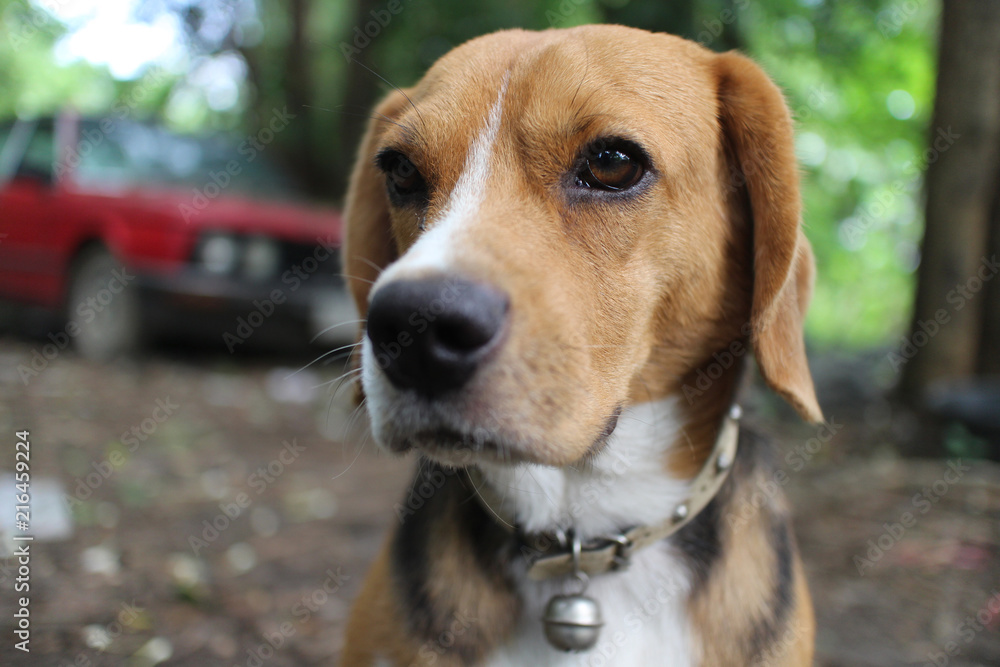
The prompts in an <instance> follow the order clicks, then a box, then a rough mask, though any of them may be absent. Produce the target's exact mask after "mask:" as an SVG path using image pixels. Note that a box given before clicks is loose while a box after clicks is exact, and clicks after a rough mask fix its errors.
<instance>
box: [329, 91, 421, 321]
mask: <svg viewBox="0 0 1000 667" xmlns="http://www.w3.org/2000/svg"><path fill="white" fill-rule="evenodd" d="M406 104H408V102H407V98H406V95H404V94H403V93H402V91H399V90H397V91H394V92H393V93H391V94H390V95H389V96H388V97H387V98H386V99H385V100H383V101H382V102H381V103H380V104H379V105H378V106H377V107H375V110H374V111H373V112H372V118H371V120H369V121H368V128H367V130H366V131H365V134H364V137H363V138H362V140H361V146H360V148H359V149H358V155H357V158H356V159H355V164H354V170H353V171H352V172H351V180H350V184H349V185H348V188H347V201H346V205H345V208H344V228H345V229H344V246H343V267H344V274H345V275H346V276H347V284H348V287H349V288H350V290H351V296H353V297H354V303H355V305H356V306H357V308H358V314H359V316H360V317H361V318H362V319H364V318H366V317H367V316H368V293H369V292H370V291H371V287H372V283H373V282H375V280H377V279H378V276H379V274H380V273H381V272H382V269H384V268H385V267H386V266H388V265H389V264H390V263H391V262H393V261H394V260H395V259H396V258H397V255H398V250H397V248H396V242H395V241H394V240H393V237H392V223H391V220H390V218H389V200H388V197H387V195H386V190H385V177H384V176H383V175H382V174H381V173H380V172H379V170H378V169H377V168H376V167H375V147H376V145H377V144H378V139H379V136H380V133H381V132H383V131H384V130H385V128H386V127H387V126H389V125H390V124H391V123H392V119H393V118H394V117H395V116H396V115H397V114H398V113H399V112H400V110H401V109H402V108H403V107H404V106H405V105H406Z"/></svg>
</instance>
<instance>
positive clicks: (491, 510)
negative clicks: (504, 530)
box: [470, 479, 515, 530]
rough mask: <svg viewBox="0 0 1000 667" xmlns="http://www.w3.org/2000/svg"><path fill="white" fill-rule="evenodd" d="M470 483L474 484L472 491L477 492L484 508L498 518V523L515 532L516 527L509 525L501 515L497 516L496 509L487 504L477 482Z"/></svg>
mask: <svg viewBox="0 0 1000 667" xmlns="http://www.w3.org/2000/svg"><path fill="white" fill-rule="evenodd" d="M470 483H471V484H472V490H473V491H475V492H476V495H477V496H479V500H481V501H482V505H483V507H485V508H486V509H488V510H489V511H490V512H491V513H492V514H493V516H494V517H496V520H497V521H499V522H500V523H502V524H503V525H505V526H507V527H508V528H510V529H511V530H515V528H514V526H512V525H511V524H509V523H507V521H505V520H504V518H503V517H502V516H500V515H499V514H497V511H496V510H495V509H493V506H492V505H490V504H489V503H488V502H486V498H484V497H483V494H482V493H480V491H479V488H478V487H477V486H476V484H475V482H471V479H470ZM485 483H486V482H485V481H483V484H485Z"/></svg>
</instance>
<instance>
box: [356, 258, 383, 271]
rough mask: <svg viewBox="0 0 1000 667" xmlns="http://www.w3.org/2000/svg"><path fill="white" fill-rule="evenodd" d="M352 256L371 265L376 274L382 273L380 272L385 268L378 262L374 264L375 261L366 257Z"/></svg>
mask: <svg viewBox="0 0 1000 667" xmlns="http://www.w3.org/2000/svg"><path fill="white" fill-rule="evenodd" d="M354 257H355V258H356V259H359V260H361V261H362V262H364V263H365V264H367V265H368V266H370V267H372V268H373V269H375V275H376V276H380V275H382V272H383V271H385V269H384V268H383V267H381V266H379V265H378V264H376V263H375V262H373V261H371V260H370V259H368V258H367V257H362V256H361V255H355V256H354Z"/></svg>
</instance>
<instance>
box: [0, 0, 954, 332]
mask: <svg viewBox="0 0 1000 667" xmlns="http://www.w3.org/2000/svg"><path fill="white" fill-rule="evenodd" d="M234 1H235V0H225V2H228V3H230V4H232V3H233V2H234ZM213 2H216V3H221V2H224V0H190V4H191V6H196V5H197V6H200V7H207V6H209V5H211V4H212V3H213ZM398 2H399V7H400V9H399V11H398V12H397V13H395V14H393V15H392V17H391V20H389V21H388V22H387V24H386V25H384V26H381V27H380V28H379V29H378V30H376V31H375V32H376V34H375V35H374V36H373V37H369V39H368V40H367V42H366V41H365V40H364V39H363V38H362V39H361V42H362V43H364V47H363V48H361V49H360V50H358V51H357V52H356V53H354V54H353V57H354V58H355V59H356V60H357V61H359V62H361V63H364V64H365V65H366V66H368V67H370V68H372V69H373V70H375V71H377V72H378V73H379V74H380V75H381V76H383V77H384V78H385V79H386V80H388V81H391V82H392V83H393V84H397V85H400V86H405V85H409V84H411V83H413V82H414V81H416V80H417V78H419V76H420V75H421V74H422V73H423V71H425V70H426V69H427V67H429V66H430V65H431V64H432V63H433V62H434V60H435V59H436V58H437V57H439V56H440V55H441V54H443V53H444V52H446V51H447V50H449V49H450V48H452V47H453V46H455V45H457V44H459V43H461V42H463V41H465V40H467V39H470V38H472V37H475V36H477V35H480V34H483V33H486V32H490V31H493V30H497V29H500V28H510V27H524V28H529V29H545V28H548V27H566V26H571V25H577V24H582V23H589V22H600V21H614V22H623V23H630V24H632V25H637V26H638V27H647V28H655V29H661V30H673V31H675V32H678V33H680V34H683V35H685V36H688V37H691V38H694V39H697V40H699V41H701V42H703V43H705V44H706V46H708V47H709V48H714V49H717V50H722V49H725V48H730V47H731V46H733V45H739V46H740V47H741V48H743V49H745V50H746V51H747V52H748V53H749V54H750V55H751V56H753V57H755V58H756V59H757V60H758V61H759V62H761V63H762V65H763V66H764V67H765V69H767V71H768V72H769V73H770V74H771V75H772V76H773V77H774V78H775V80H776V81H777V82H778V83H779V84H780V85H781V86H782V88H783V89H784V91H785V93H786V95H787V98H788V101H789V105H790V106H791V108H792V110H793V113H794V115H795V116H796V120H797V125H798V127H797V130H798V151H799V154H800V159H801V160H802V169H803V172H802V173H803V194H804V200H805V213H804V220H805V223H806V227H807V234H808V236H809V238H810V240H811V241H812V244H813V248H814V251H815V254H816V258H817V263H818V267H819V280H818V282H817V285H816V292H815V297H814V300H813V304H812V307H811V310H810V317H809V320H808V324H807V327H808V335H809V337H810V339H811V341H812V342H813V343H814V344H818V345H821V346H852V347H856V346H867V345H872V344H880V343H885V342H887V341H888V340H890V339H892V338H894V337H895V336H897V335H898V334H900V333H902V332H903V331H904V330H905V328H906V325H907V323H908V319H909V311H910V304H911V302H912V298H913V291H914V283H915V274H914V269H915V266H916V262H917V261H918V246H919V240H920V236H921V230H922V228H923V225H922V212H921V211H922V203H921V201H920V193H921V187H922V178H923V172H924V169H925V168H926V164H927V161H928V160H929V159H933V158H934V155H933V154H927V153H925V148H926V146H927V144H928V141H927V139H928V137H929V136H930V133H931V128H930V122H931V113H932V101H933V91H934V32H935V26H936V23H937V12H938V3H937V2H936V1H935V0H854V1H852V2H841V1H837V2H834V0H768V1H766V2H765V1H764V0H688V1H687V2H680V1H679V2H669V3H668V2H640V0H631V1H629V0H599V1H598V0H543V1H542V2H531V1H529V0H484V1H483V2H477V3H475V4H472V3H468V2H462V1H460V0H440V1H438V2H430V1H429V0H398ZM289 6H290V3H285V2H278V1H277V0H262V1H261V2H259V3H258V8H257V17H256V20H257V21H259V23H257V27H258V28H261V26H262V30H258V32H260V34H259V36H258V38H257V39H255V40H250V39H244V40H243V41H242V43H241V41H240V40H239V39H236V40H229V41H226V42H225V43H222V42H220V44H219V45H217V46H216V47H213V49H214V50H210V52H206V51H204V50H202V51H200V52H198V50H197V49H195V48H194V47H193V46H192V45H191V44H189V45H188V46H189V48H190V49H191V50H192V56H191V60H190V62H191V63H192V64H193V65H194V64H197V63H198V62H200V60H199V59H203V58H206V57H211V56H213V55H215V56H217V55H220V54H222V55H225V54H230V55H233V54H235V55H236V56H237V57H240V58H244V59H245V61H246V62H247V64H248V68H247V69H248V76H247V80H246V81H242V82H240V85H241V95H240V102H239V104H238V105H237V106H236V107H234V108H232V109H228V110H223V111H220V110H213V109H211V108H210V107H209V105H207V103H206V102H205V99H204V97H203V96H199V95H198V94H196V93H195V92H192V90H191V89H190V87H189V86H187V83H186V81H185V77H184V76H177V75H164V74H163V73H162V72H161V73H157V72H155V71H154V72H147V74H146V76H145V77H143V78H140V79H139V80H136V81H116V80H114V79H113V78H112V77H111V75H110V74H109V73H108V71H107V70H106V69H104V68H98V67H93V66H91V65H88V64H85V63H79V62H78V63H73V64H66V65H61V64H59V63H58V62H57V59H56V57H55V56H54V52H53V50H54V47H55V46H56V44H57V42H58V40H59V38H60V36H61V35H63V34H64V33H65V32H66V30H67V28H66V27H64V26H62V25H61V24H60V23H59V22H58V21H57V20H55V19H54V18H52V17H51V16H50V15H49V14H47V12H46V11H45V10H43V9H40V8H38V7H37V6H36V5H33V4H28V2H27V0H0V17H2V21H3V23H2V26H3V27H2V29H3V31H4V32H3V34H0V118H2V117H7V116H10V115H13V114H15V113H19V114H34V113H52V112H55V111H57V110H58V109H60V108H63V107H66V106H72V107H76V108H78V109H80V110H81V111H84V112H92V113H99V112H102V111H106V110H108V109H110V108H112V106H113V105H114V104H115V103H116V101H120V100H122V99H133V98H136V99H135V104H134V108H135V109H136V111H137V113H138V114H140V115H145V114H146V113H160V114H162V115H163V116H164V117H165V118H166V119H167V120H168V121H169V122H170V123H172V124H173V125H174V126H175V127H181V128H183V129H199V128H202V129H204V128H209V129H235V130H239V131H244V132H245V131H252V130H254V129H256V126H257V125H259V124H261V123H262V122H266V121H267V119H268V118H269V116H270V112H271V110H272V109H273V108H275V107H277V108H280V107H281V106H282V105H285V104H288V103H289V99H301V98H302V95H301V91H302V90H306V89H308V91H309V95H310V96H309V97H308V101H309V108H305V107H304V106H303V105H304V104H305V103H301V104H300V105H299V107H298V109H299V111H300V112H301V113H302V116H303V120H302V122H301V123H299V124H297V125H296V127H295V129H294V130H293V131H290V132H288V133H286V134H284V135H282V136H281V137H280V138H279V140H278V141H277V142H276V144H277V145H278V152H281V151H284V152H285V153H284V154H285V156H286V158H287V160H286V161H287V162H288V163H289V164H290V166H295V165H296V164H298V166H299V167H300V168H299V171H298V172H297V173H298V174H299V176H300V178H308V177H309V176H310V175H312V176H313V187H312V189H313V191H314V192H317V191H319V192H323V193H330V194H333V193H334V192H339V188H337V189H336V190H331V189H330V187H329V183H339V182H341V179H342V177H343V169H342V168H341V167H342V166H343V165H344V164H348V163H349V162H350V156H351V155H353V151H354V145H355V143H356V141H357V138H358V137H357V133H358V130H359V128H360V121H359V122H358V124H356V125H354V126H351V125H350V124H349V123H348V124H345V123H344V122H343V119H344V117H345V116H347V117H350V116H351V115H352V114H353V115H358V116H364V115H365V114H366V113H367V109H368V108H369V105H370V103H371V98H373V97H375V96H377V94H379V91H380V90H384V89H386V88H387V85H385V84H383V83H382V82H381V81H377V80H375V79H374V78H373V77H374V75H369V74H368V73H367V72H365V71H363V70H359V69H358V66H357V65H354V64H352V63H349V62H348V60H347V58H345V56H344V53H343V51H344V47H345V45H347V46H348V48H349V47H350V46H351V45H352V44H356V43H358V42H355V40H356V39H357V38H358V34H359V31H363V30H364V29H365V26H366V25H367V24H368V23H369V22H370V21H371V20H372V16H371V15H370V12H371V11H376V12H379V11H383V10H385V9H386V8H388V7H389V6H390V0H385V2H378V1H375V2H359V3H355V2H348V1H347V0H334V1H331V2H321V1H319V0H315V1H314V2H312V3H310V5H309V7H310V9H309V16H308V23H307V26H306V27H307V34H306V43H305V44H304V45H303V52H304V53H305V62H306V64H307V65H308V68H307V69H308V71H307V72H304V73H302V77H303V78H304V79H307V80H306V81H300V82H298V84H297V85H298V86H299V92H300V97H299V98H294V97H293V92H292V91H293V89H294V88H295V85H293V82H291V81H290V76H295V75H296V74H298V72H296V71H295V68H289V67H287V62H288V58H289V57H290V55H289V53H290V50H289V44H290V42H291V39H292V35H293V24H292V21H291V19H290V14H289ZM358 7H364V9H363V10H357V8H358ZM358 11H360V12H361V13H358ZM383 16H385V14H383ZM240 30H241V31H242V32H241V33H240V34H241V35H244V37H245V35H246V34H249V28H247V27H245V26H242V27H240ZM352 68H353V69H352ZM366 82H367V83H366ZM366 86H367V89H366ZM894 91H903V92H894ZM140 93H141V95H140ZM893 114H895V115H893ZM296 150H298V152H296ZM332 156H338V157H332ZM330 165H340V167H338V168H337V169H332V170H331V169H329V167H330ZM338 169H339V171H338ZM324 170H325V171H324ZM317 174H318V175H317ZM317 184H318V187H317ZM328 196H329V195H328Z"/></svg>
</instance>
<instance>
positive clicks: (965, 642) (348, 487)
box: [0, 337, 1000, 667]
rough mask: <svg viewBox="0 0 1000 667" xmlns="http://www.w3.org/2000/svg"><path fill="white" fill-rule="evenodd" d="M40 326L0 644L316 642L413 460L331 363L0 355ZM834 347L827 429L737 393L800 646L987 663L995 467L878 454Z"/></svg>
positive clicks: (821, 370)
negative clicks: (786, 507)
mask: <svg viewBox="0 0 1000 667" xmlns="http://www.w3.org/2000/svg"><path fill="white" fill-rule="evenodd" d="M43 344H44V341H39V340H25V339H15V338H10V337H7V338H0V433H2V434H3V436H2V437H3V438H4V439H5V441H6V442H8V443H10V446H5V447H3V448H2V449H0V451H2V452H3V455H2V456H3V458H2V459H0V480H2V483H3V484H4V485H9V486H12V485H13V480H11V479H10V478H6V477H3V475H4V474H5V473H9V472H10V471H12V470H13V468H14V454H13V449H14V447H13V443H14V441H15V439H16V436H15V432H16V431H21V430H25V429H26V430H28V431H29V432H30V440H31V474H32V480H33V489H34V491H33V493H34V498H35V503H38V504H36V506H35V507H34V508H33V517H32V529H33V531H34V532H36V533H37V534H38V539H37V540H36V541H35V542H33V543H32V544H31V554H32V557H31V562H30V568H31V581H30V584H31V590H30V596H31V602H30V618H31V644H30V646H31V653H30V654H24V653H22V652H21V651H18V650H16V649H15V647H14V645H15V642H16V641H17V639H16V638H15V636H14V634H13V631H14V617H13V614H14V612H15V598H16V596H15V595H14V593H13V586H14V583H15V580H16V578H17V571H16V563H15V562H14V560H13V559H0V589H2V590H3V594H2V596H0V627H2V632H0V665H53V666H55V665H60V666H61V665H74V666H79V665H122V664H127V665H137V666H146V665H154V664H163V665H191V666H205V665H249V666H257V667H260V666H261V665H268V666H275V667H278V666H291V665H328V664H335V663H336V660H337V656H338V653H339V651H340V648H341V645H342V642H343V637H342V632H343V626H344V620H345V617H346V614H347V611H348V608H349V605H350V602H351V600H352V599H353V597H354V596H355V594H356V593H357V590H358V587H359V585H360V583H361V580H362V577H363V575H364V572H365V569H366V564H367V563H368V562H370V560H371V559H372V557H373V555H374V553H375V551H376V549H377V548H378V545H379V543H380V541H381V540H382V537H383V535H384V534H385V531H386V530H387V529H388V527H389V526H390V524H391V523H392V522H393V521H395V520H396V519H395V514H394V513H393V505H394V503H395V502H396V501H397V500H398V499H399V497H400V493H401V489H402V487H403V485H404V484H405V482H406V479H407V476H408V473H409V470H410V467H411V465H412V461H411V460H410V459H402V460H395V459H390V458H387V457H385V456H380V455H378V454H377V453H376V451H375V447H374V445H373V444H372V443H371V441H370V439H368V438H367V434H366V431H365V425H364V423H363V422H364V416H363V415H356V414H355V415H352V411H351V408H350V405H349V402H348V400H347V397H346V394H347V392H343V391H342V392H340V394H339V395H336V396H334V388H335V387H336V386H337V384H336V382H335V381H336V379H337V378H338V377H339V376H340V374H341V372H342V371H343V369H342V367H341V366H339V365H338V364H336V363H334V364H329V365H324V364H323V363H322V362H321V363H317V364H314V365H313V366H311V367H310V368H308V369H306V370H305V371H301V372H299V373H297V374H294V375H293V374H292V373H294V372H295V371H296V370H297V369H298V368H300V367H301V366H303V365H305V364H306V363H308V362H309V361H310V360H311V359H312V357H311V356H302V357H301V358H275V357H268V356H257V357H252V358H244V359H240V360H238V361H234V360H231V359H229V358H220V357H217V356H213V355H211V354H194V355H192V354H190V353H188V352H182V351H177V350H173V351H171V350H159V351H157V352H155V353H154V354H153V355H152V356H151V357H150V358H148V359H145V360H144V361H143V362H141V363H117V364H113V365H110V366H101V365H96V364H93V363H89V362H85V361H82V360H81V359H79V358H78V357H77V356H75V355H74V354H73V353H71V352H68V351H67V352H61V353H60V354H59V355H58V356H57V358H55V359H54V360H52V361H49V362H48V363H47V365H46V366H45V367H44V368H43V369H41V370H39V371H38V372H37V374H29V375H27V376H25V377H22V376H21V374H20V373H19V371H18V367H19V365H26V366H30V364H31V361H32V358H33V353H34V352H35V351H36V350H41V348H42V345H43ZM36 361H37V360H36ZM857 363H863V361H862V362H857ZM40 366H41V364H40V363H36V368H37V367H40ZM845 368H846V367H845V365H844V364H843V363H841V362H840V361H838V360H836V359H833V360H829V361H827V362H826V363H825V365H824V363H819V364H818V367H817V376H818V379H817V383H818V384H819V385H820V387H821V389H822V388H823V387H832V389H823V390H822V391H821V401H822V402H823V403H824V406H825V408H826V410H827V416H828V418H829V420H830V423H831V424H832V425H835V428H831V429H829V431H834V434H833V436H832V437H831V438H827V437H826V435H825V433H821V432H818V431H816V430H815V429H811V428H809V427H806V426H800V425H795V424H794V422H793V420H792V419H790V418H789V417H788V415H787V413H786V412H785V411H783V410H782V409H780V408H778V407H776V405H775V404H774V403H773V402H771V401H770V400H769V399H767V398H765V397H763V396H761V395H759V394H754V395H753V396H752V397H751V399H750V400H749V401H748V404H747V410H748V412H749V413H750V418H751V420H754V421H756V422H758V423H762V424H766V425H767V428H768V430H770V431H772V432H774V433H777V434H779V435H780V436H781V442H782V443H783V446H784V447H785V448H786V449H787V450H788V451H789V452H795V453H796V454H789V457H790V458H788V459H785V460H784V464H783V465H784V466H785V469H786V472H787V473H788V476H787V483H786V484H784V486H785V487H786V491H787V493H788V494H789V495H790V497H791V499H792V502H793V505H794V507H795V512H796V517H797V518H796V523H797V534H798V538H799V543H800V546H801V550H802V552H803V557H804V560H805V563H806V568H807V570H808V575H809V580H810V584H811V588H812V593H813V597H814V602H815V606H816V613H817V617H818V624H819V635H818V641H817V664H819V665H824V666H828V667H835V666H836V667H841V666H843V667H848V666H849V667H864V666H872V667H876V666H878V667H887V666H892V665H945V664H947V665H961V666H971V665H1000V613H995V612H996V611H997V610H1000V566H998V544H1000V466H997V465H995V464H991V463H988V462H982V461H972V460H966V459H961V460H960V459H951V460H929V461H904V460H900V459H899V458H898V457H897V456H896V455H895V454H894V453H893V448H892V446H891V443H892V442H893V438H894V437H895V435H896V434H898V433H900V432H901V431H905V429H907V428H912V427H913V426H912V422H911V421H910V420H908V418H907V416H906V415H905V414H897V413H896V412H895V411H894V410H893V409H892V408H891V406H889V404H888V403H886V402H885V401H884V400H882V399H881V398H880V397H879V393H878V390H877V389H872V387H873V386H877V383H874V384H871V383H868V382H867V380H862V379H858V378H857V377H854V379H853V380H852V373H851V372H848V370H845ZM852 382H853V383H854V384H852ZM845 383H846V384H845ZM855 385H857V386H855ZM352 417H353V420H352ZM352 422H353V423H352ZM820 436H823V437H822V438H821V437H820ZM824 438H825V439H826V440H827V441H826V442H824V441H823V439H824ZM949 471H951V472H949ZM50 482H51V483H52V484H53V485H55V484H58V485H59V486H51V487H47V486H46V485H48V484H50ZM60 487H61V488H60ZM921 493H924V495H923V496H920V495H918V494H921ZM8 494H9V495H10V497H11V498H12V491H11V490H9V489H2V488H0V498H4V499H7V498H8V497H9V495H8ZM4 504H5V507H4V508H3V509H2V511H3V512H4V513H8V512H9V513H11V514H13V507H11V505H12V504H13V500H12V499H11V500H4ZM39 505H41V506H39ZM67 505H70V506H72V514H71V515H68V514H67V513H66V511H65V507H66V506H67ZM906 516H910V517H911V519H912V521H910V520H906V523H908V524H909V525H907V526H905V527H903V526H902V522H904V519H905V517H906ZM67 519H68V520H67ZM896 524H899V526H897V525H896ZM0 527H2V529H3V530H6V531H9V530H10V528H11V527H12V522H11V521H10V520H9V519H8V518H0ZM46 535H47V537H46ZM43 537H45V539H43ZM869 541H871V542H869ZM2 542H3V543H4V544H5V545H8V546H9V545H10V544H11V543H10V542H9V541H7V540H6V539H4V540H2ZM861 559H864V560H861ZM859 570H863V573H862V572H859ZM991 601H992V604H993V609H994V611H993V612H991V611H990V603H991ZM977 613H978V615H979V619H980V620H979V621H976V620H975V619H974V618H972V619H971V622H970V620H967V618H968V617H975V616H976V615H977ZM980 623H982V624H980ZM948 650H951V652H952V655H946V651H948Z"/></svg>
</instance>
